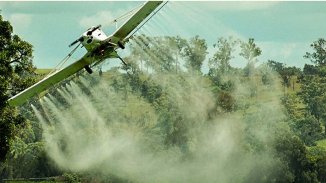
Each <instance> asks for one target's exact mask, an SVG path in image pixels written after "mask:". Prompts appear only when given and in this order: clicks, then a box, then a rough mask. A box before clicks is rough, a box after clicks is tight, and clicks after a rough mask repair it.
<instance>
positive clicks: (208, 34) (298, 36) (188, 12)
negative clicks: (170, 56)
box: [0, 1, 326, 68]
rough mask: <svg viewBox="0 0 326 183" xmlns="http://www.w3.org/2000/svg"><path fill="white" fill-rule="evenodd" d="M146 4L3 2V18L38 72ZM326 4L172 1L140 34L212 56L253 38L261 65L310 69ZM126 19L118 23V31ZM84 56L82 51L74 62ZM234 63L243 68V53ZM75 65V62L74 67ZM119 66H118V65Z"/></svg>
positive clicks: (324, 33) (323, 32) (324, 34)
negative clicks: (221, 44) (193, 41)
mask: <svg viewBox="0 0 326 183" xmlns="http://www.w3.org/2000/svg"><path fill="white" fill-rule="evenodd" d="M143 3H144V2H143V1H95V2H90V1H34V2H30V1H27V2H26V1H0V9H1V15H2V16H3V18H4V19H5V20H9V21H10V22H11V24H12V26H13V28H14V33H15V34H17V35H19V36H20V37H21V38H23V39H24V40H26V41H28V42H29V43H31V44H32V45H33V46H34V64H35V65H36V66H37V67H38V68H53V67H55V66H56V65H57V64H58V63H59V62H60V61H61V60H62V59H63V58H64V57H65V56H66V55H67V54H68V53H69V52H70V51H71V49H72V48H69V47H68V45H69V44H70V43H71V42H72V41H74V40H76V39H77V38H78V37H79V36H80V35H81V34H82V33H83V32H85V31H86V30H87V29H88V28H89V27H90V26H92V25H98V24H101V25H102V29H103V30H104V31H105V32H106V33H107V35H110V34H111V33H112V32H113V31H114V30H115V28H116V25H115V24H114V23H113V24H112V21H113V20H114V19H115V18H117V17H119V16H121V15H122V14H124V13H126V12H128V11H130V10H132V9H134V8H136V7H138V6H140V5H141V4H143ZM325 20H326V2H324V1H314V2H309V1H307V2H303V1H246V2H244V1H238V2H237V1H206V2H204V1H190V2H189V1H170V2H168V3H167V5H166V6H165V7H163V8H162V10H160V11H159V12H158V13H157V14H156V15H155V16H154V17H153V18H152V19H151V20H150V21H149V22H147V23H146V25H145V26H144V27H142V28H141V29H140V30H139V31H138V32H137V34H147V35H149V36H156V35H180V36H181V37H184V38H190V37H193V36H195V35H199V36H200V37H201V38H204V39H205V40H206V41H207V45H208V52H209V54H208V56H207V59H208V58H209V57H211V56H212V55H213V54H214V51H215V48H214V47H213V44H214V43H216V42H217V39H218V38H219V37H229V36H232V37H234V38H237V39H241V40H243V41H247V40H248V39H249V38H254V39H255V42H256V44H257V46H258V47H260V48H261V50H262V55H261V56H259V57H258V60H259V61H260V62H261V63H263V62H266V61H267V60H275V61H278V62H282V63H284V64H286V65H288V66H297V67H303V66H304V64H305V63H308V64H311V62H310V61H309V60H307V59H304V58H303V56H304V55H305V53H306V52H312V49H311V48H310V44H311V43H313V42H314V41H316V40H317V39H318V38H326V23H325ZM124 21H125V20H121V21H119V22H118V26H119V25H121V24H122V23H123V22H124ZM84 53H85V50H83V48H81V49H80V50H78V52H77V53H76V54H75V55H74V56H73V57H72V61H73V60H76V59H78V58H80V57H81V56H82V55H83V54H84ZM234 56H235V58H234V59H233V60H232V61H231V63H232V65H234V66H239V67H241V66H243V65H244V63H245V62H244V60H241V58H239V56H238V54H236V55H234ZM72 61H71V62H72ZM114 62H116V61H114Z"/></svg>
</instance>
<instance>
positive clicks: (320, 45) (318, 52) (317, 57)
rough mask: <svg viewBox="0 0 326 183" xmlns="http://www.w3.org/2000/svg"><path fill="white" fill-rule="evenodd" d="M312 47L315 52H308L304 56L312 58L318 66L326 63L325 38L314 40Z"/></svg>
mask: <svg viewBox="0 0 326 183" xmlns="http://www.w3.org/2000/svg"><path fill="white" fill-rule="evenodd" d="M310 47H311V48H312V49H313V50H314V52H313V53H309V52H306V54H305V56H304V58H307V59H310V61H311V62H312V63H314V64H316V65H317V66H325V65H326V40H325V39H323V38H320V39H318V40H317V41H314V42H313V43H312V44H311V45H310Z"/></svg>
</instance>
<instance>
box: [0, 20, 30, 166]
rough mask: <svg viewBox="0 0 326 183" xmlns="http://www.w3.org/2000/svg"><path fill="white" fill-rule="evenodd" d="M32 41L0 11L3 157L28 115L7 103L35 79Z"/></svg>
mask: <svg viewBox="0 0 326 183" xmlns="http://www.w3.org/2000/svg"><path fill="white" fill-rule="evenodd" d="M34 70H35V68H34V66H33V64H32V45H30V44H29V43H27V42H26V41H23V40H21V39H20V38H19V37H18V36H17V35H13V28H12V26H11V25H10V23H9V22H8V21H5V20H3V19H2V16H1V15H0V115H1V119H0V131H1V133H0V144H1V148H0V160H4V158H5V157H6V154H7V152H8V150H9V143H10V140H11V139H12V138H13V136H14V135H15V129H16V127H18V126H20V125H23V124H24V118H23V117H22V116H20V115H18V113H17V111H16V110H15V109H11V108H9V107H7V106H6V101H7V99H8V98H9V97H10V96H12V95H14V94H17V93H18V92H19V91H22V90H23V89H25V88H26V87H28V86H30V85H31V84H33V83H34V77H35V74H34Z"/></svg>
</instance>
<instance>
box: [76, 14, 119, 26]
mask: <svg viewBox="0 0 326 183" xmlns="http://www.w3.org/2000/svg"><path fill="white" fill-rule="evenodd" d="M114 19H115V16H113V14H112V13H111V12H110V11H100V12H98V13H96V14H95V15H92V16H87V17H86V16H85V17H82V18H81V20H80V21H79V25H80V26H82V27H83V28H89V27H91V26H93V25H98V24H101V25H102V26H103V27H106V26H110V25H112V22H113V20H114Z"/></svg>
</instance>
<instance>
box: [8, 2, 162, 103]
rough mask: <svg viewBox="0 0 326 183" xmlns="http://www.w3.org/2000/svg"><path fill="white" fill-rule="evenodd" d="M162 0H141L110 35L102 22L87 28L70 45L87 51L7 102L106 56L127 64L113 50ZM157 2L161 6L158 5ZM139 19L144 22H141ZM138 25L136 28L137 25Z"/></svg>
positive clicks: (35, 92)
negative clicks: (102, 25)
mask: <svg viewBox="0 0 326 183" xmlns="http://www.w3.org/2000/svg"><path fill="white" fill-rule="evenodd" d="M162 2H163V1H148V2H146V3H144V4H143V6H142V7H141V8H140V9H139V10H138V11H136V12H135V13H134V14H133V15H132V16H131V17H130V18H129V19H128V20H127V21H126V22H125V23H124V24H123V25H122V26H120V27H119V28H118V29H117V30H116V31H115V32H114V33H113V34H112V35H110V36H106V35H105V33H104V32H103V31H102V30H101V29H100V28H101V25H98V26H93V27H91V28H89V29H88V30H87V31H86V32H84V33H83V34H82V35H81V37H80V38H78V39H77V40H76V41H74V42H72V43H71V44H70V45H69V47H71V46H73V45H75V44H77V43H81V44H82V45H83V46H84V47H85V48H86V50H87V53H86V54H85V55H84V56H83V57H82V58H80V59H79V60H77V61H76V62H74V63H72V64H71V65H69V66H67V67H66V68H63V69H61V70H58V71H56V72H54V73H52V74H50V75H49V76H48V77H45V78H44V79H42V80H41V81H39V82H37V83H36V84H34V85H32V86H31V87H29V88H27V89H25V90H24V91H22V92H20V93H19V94H17V95H15V96H13V97H11V98H10V99H9V100H8V104H9V105H10V106H18V105H21V104H24V103H25V102H26V101H27V100H29V99H30V98H32V97H33V96H35V95H38V94H40V93H41V92H43V91H45V90H47V89H48V88H50V87H51V86H53V85H55V84H57V83H59V82H60V81H62V80H64V79H65V78H67V77H69V76H71V75H73V74H75V73H76V72H78V71H80V70H82V69H83V68H85V70H86V71H87V72H88V73H92V69H91V67H92V66H94V65H97V64H98V63H100V62H102V61H103V60H105V59H107V58H119V59H120V60H121V61H122V62H123V63H124V64H126V63H125V62H124V61H123V60H122V59H121V57H120V56H119V55H118V53H117V51H116V50H117V49H119V48H121V49H124V48H125V43H126V42H127V41H128V39H129V38H130V35H131V34H132V32H134V31H137V30H138V29H139V28H140V27H141V26H142V25H143V24H145V23H146V22H147V21H145V19H147V20H148V19H149V18H151V17H152V16H153V15H154V14H156V13H157V11H159V10H160V9H161V8H162V7H163V6H164V5H165V4H166V3H163V4H162ZM159 6H161V7H160V8H158V7H159ZM155 10H156V11H155ZM142 22H143V24H141V23H142ZM137 27H138V29H136V28H137ZM78 46H79V45H78ZM78 46H77V47H78ZM77 47H76V48H77Z"/></svg>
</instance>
